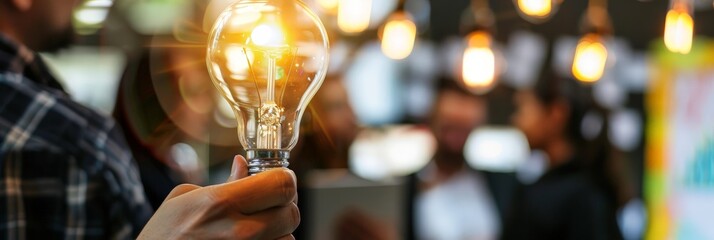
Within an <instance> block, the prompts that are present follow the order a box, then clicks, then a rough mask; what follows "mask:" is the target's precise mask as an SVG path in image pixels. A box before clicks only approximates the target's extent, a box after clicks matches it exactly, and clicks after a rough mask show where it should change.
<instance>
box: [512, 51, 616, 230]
mask: <svg viewBox="0 0 714 240" xmlns="http://www.w3.org/2000/svg"><path fill="white" fill-rule="evenodd" d="M545 62H546V64H544V65H545V66H544V67H543V70H542V71H541V74H540V76H539V78H538V80H537V82H536V84H535V86H534V87H533V89H529V90H522V91H520V92H518V93H517V94H516V96H515V104H516V106H517V110H516V112H515V113H514V115H513V116H512V120H513V124H514V125H515V126H516V127H517V128H519V129H520V130H521V131H523V133H524V134H525V136H526V138H527V139H528V143H529V145H530V147H531V149H532V150H540V151H543V152H544V153H545V155H546V156H547V166H548V167H547V170H546V172H545V173H544V174H543V175H542V176H541V177H540V178H539V179H538V180H537V181H535V182H534V183H532V184H530V185H525V186H523V188H521V189H520V190H519V191H518V193H517V195H516V197H515V199H514V205H513V209H512V210H513V211H512V213H511V214H510V215H509V217H508V218H507V222H506V225H505V228H504V232H503V233H504V235H503V239H620V238H621V236H620V233H619V229H618V227H617V223H616V217H615V211H616V206H615V201H614V200H613V199H614V197H613V195H614V194H612V192H613V191H612V190H611V189H613V188H612V184H610V182H609V181H608V180H607V176H606V170H605V167H604V164H605V162H606V158H607V157H608V151H607V148H606V147H605V145H606V142H605V141H604V138H603V137H602V136H600V137H596V138H594V139H592V140H586V139H585V138H584V137H583V134H582V130H581V127H582V126H581V124H582V119H583V117H584V115H585V113H586V112H587V111H588V110H596V109H595V108H593V107H589V106H590V105H591V104H590V100H589V95H588V94H587V92H586V91H584V90H585V89H584V86H581V85H579V83H577V82H576V81H575V80H573V79H563V78H561V77H559V76H557V75H556V74H555V73H554V71H553V70H552V67H551V65H550V64H549V63H550V62H551V61H550V58H548V59H547V60H546V61H545ZM604 128H605V127H603V129H604ZM601 132H602V131H601ZM601 135H602V133H601Z"/></svg>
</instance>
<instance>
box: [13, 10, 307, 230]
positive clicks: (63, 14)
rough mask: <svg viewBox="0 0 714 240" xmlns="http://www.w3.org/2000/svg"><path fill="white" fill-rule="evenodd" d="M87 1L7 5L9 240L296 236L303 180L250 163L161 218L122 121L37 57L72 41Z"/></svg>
mask: <svg viewBox="0 0 714 240" xmlns="http://www.w3.org/2000/svg"><path fill="white" fill-rule="evenodd" d="M78 3H79V1H76V0H0V238H7V239H58V238H64V239H84V238H86V239H109V238H111V239H130V238H136V237H137V236H138V237H139V238H142V239H175V238H187V237H188V238H261V239H263V238H265V239H275V238H285V239H291V238H292V236H291V235H290V233H291V232H292V231H293V230H294V229H295V228H296V227H297V224H298V223H299V219H300V218H299V213H298V210H297V207H296V205H295V204H294V201H295V199H296V193H295V177H294V174H293V173H292V172H291V171H290V170H285V169H283V170H274V171H269V172H266V173H262V174H259V175H256V176H254V177H246V175H247V170H246V164H245V160H244V159H243V158H242V157H236V159H235V160H234V167H233V169H232V170H233V171H232V175H231V178H230V179H229V182H228V183H226V184H221V185H215V186H208V187H198V186H194V185H181V186H178V187H177V188H175V189H174V191H173V192H172V193H171V194H169V196H168V197H167V199H166V200H165V201H164V203H163V204H162V205H161V207H160V208H159V209H158V210H157V211H156V213H155V214H154V215H153V216H152V210H151V207H150V206H149V205H148V203H147V200H146V197H145V194H144V190H143V188H142V185H141V181H140V179H139V174H138V171H137V169H136V165H135V162H134V160H133V157H132V155H131V153H130V152H129V148H128V147H127V144H126V141H125V140H124V137H123V136H122V135H121V132H120V131H119V129H118V127H117V125H116V124H115V122H114V121H113V120H112V119H111V118H108V117H107V116H104V115H101V114H99V113H97V112H94V111H92V110H91V109H89V108H86V107H84V106H82V105H80V104H78V103H76V102H73V101H72V100H71V99H70V97H69V96H68V94H67V93H66V92H65V91H64V90H63V88H62V86H61V85H60V84H59V82H57V80H56V79H55V78H54V77H53V76H52V74H50V72H49V71H48V69H47V67H46V66H45V64H44V63H43V61H42V59H41V58H40V57H39V56H38V55H37V54H36V53H35V52H34V51H50V52H51V51H55V50H58V49H60V48H62V47H64V46H67V45H68V44H70V43H71V42H72V36H73V30H72V27H71V19H72V11H73V8H74V7H75V6H76V4H78ZM147 221H148V223H147ZM142 228H143V230H142Z"/></svg>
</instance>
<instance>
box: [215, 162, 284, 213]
mask: <svg viewBox="0 0 714 240" xmlns="http://www.w3.org/2000/svg"><path fill="white" fill-rule="evenodd" d="M211 188H212V191H211V192H212V196H209V197H214V198H215V199H214V200H215V201H217V203H218V204H227V205H226V207H229V208H231V209H232V210H236V211H239V212H240V213H242V214H245V215H249V214H252V213H255V212H259V211H262V210H265V209H269V208H273V207H279V206H287V205H288V204H291V203H292V201H293V200H294V199H295V196H296V195H297V192H296V189H297V186H296V184H295V173H293V171H291V170H289V169H286V168H280V169H273V170H269V171H265V172H262V173H260V174H256V175H253V176H251V177H247V178H243V179H240V180H237V181H233V182H229V183H225V184H220V185H215V186H211Z"/></svg>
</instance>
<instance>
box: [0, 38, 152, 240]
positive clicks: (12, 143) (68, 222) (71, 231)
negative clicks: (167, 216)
mask: <svg viewBox="0 0 714 240" xmlns="http://www.w3.org/2000/svg"><path fill="white" fill-rule="evenodd" d="M128 149H129V148H128V147H127V145H126V142H125V140H124V138H123V136H122V134H121V132H120V131H119V129H118V127H117V126H116V125H115V123H114V121H112V120H111V119H110V118H108V117H106V116H103V115H100V114H98V113H96V112H94V111H92V110H90V109H88V108H85V107H83V106H81V105H80V104H78V103H76V102H73V101H72V100H71V99H70V98H69V96H68V95H67V94H66V93H65V92H64V91H63V90H62V87H61V86H60V84H59V83H58V82H57V81H56V80H55V79H54V78H53V77H52V75H51V74H50V73H49V71H48V70H47V67H46V66H45V65H44V63H43V62H42V60H41V59H40V57H39V56H38V55H36V54H34V53H33V52H32V51H30V50H29V49H27V48H26V47H23V46H20V45H17V44H14V43H13V42H11V41H10V40H8V39H7V38H5V37H4V36H3V35H2V34H0V238H1V239H128V238H132V237H135V236H137V235H138V233H139V232H140V230H141V228H142V227H143V225H144V224H145V223H146V221H148V219H149V217H150V216H151V213H152V211H151V208H150V207H149V205H148V203H147V201H146V199H145V195H144V190H143V188H142V185H141V182H140V180H139V171H138V170H137V169H136V166H135V163H134V160H133V158H132V156H131V153H130V152H129V150H128Z"/></svg>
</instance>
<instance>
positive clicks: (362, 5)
mask: <svg viewBox="0 0 714 240" xmlns="http://www.w3.org/2000/svg"><path fill="white" fill-rule="evenodd" d="M371 13H372V0H339V3H338V5H337V26H338V27H339V28H340V30H342V32H344V33H348V34H357V33H360V32H362V31H364V30H366V29H367V27H369V18H370V14H371Z"/></svg>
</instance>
